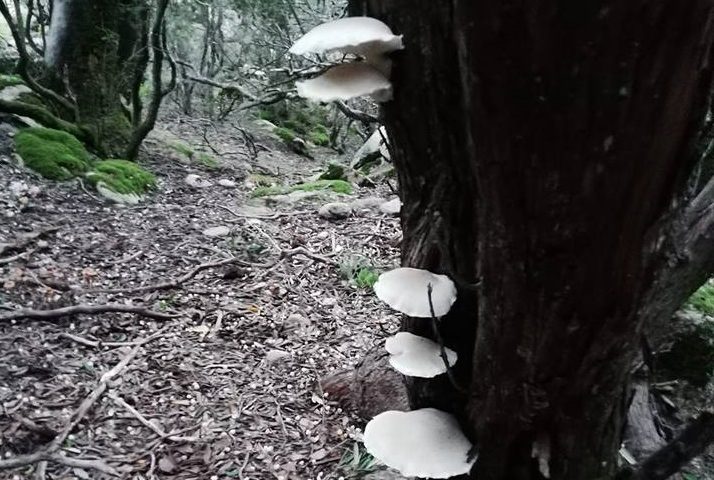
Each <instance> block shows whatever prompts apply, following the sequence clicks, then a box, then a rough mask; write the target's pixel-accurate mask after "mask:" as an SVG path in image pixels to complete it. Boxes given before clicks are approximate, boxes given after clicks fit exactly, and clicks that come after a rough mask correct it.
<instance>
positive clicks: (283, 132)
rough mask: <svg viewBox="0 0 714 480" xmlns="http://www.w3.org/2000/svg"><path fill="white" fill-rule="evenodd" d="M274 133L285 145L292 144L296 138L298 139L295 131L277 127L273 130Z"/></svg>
mask: <svg viewBox="0 0 714 480" xmlns="http://www.w3.org/2000/svg"><path fill="white" fill-rule="evenodd" d="M273 133H275V135H277V136H278V137H279V138H280V139H281V140H282V141H284V142H285V143H290V142H292V141H293V140H295V137H297V135H296V134H295V132H294V131H292V130H290V129H289V128H284V127H277V128H275V129H273Z"/></svg>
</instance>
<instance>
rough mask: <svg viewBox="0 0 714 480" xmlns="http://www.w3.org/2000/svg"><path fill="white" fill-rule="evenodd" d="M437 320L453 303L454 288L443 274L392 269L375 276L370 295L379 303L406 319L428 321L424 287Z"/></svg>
mask: <svg viewBox="0 0 714 480" xmlns="http://www.w3.org/2000/svg"><path fill="white" fill-rule="evenodd" d="M429 284H431V286H432V292H431V300H432V303H433V304H434V314H435V315H436V316H437V317H441V316H444V315H446V314H447V313H448V312H449V310H450V309H451V305H453V304H454V302H455V301H456V285H454V282H452V281H451V279H450V278H449V277H447V276H446V275H438V274H436V273H431V272H429V271H427V270H421V269H419V268H409V267H403V268H395V269H394V270H390V271H388V272H385V273H383V274H381V275H380V276H379V279H378V280H377V283H375V284H374V292H375V293H376V294H377V297H379V299H380V300H382V301H383V302H385V303H386V304H387V305H389V306H390V307H392V308H393V309H395V310H397V311H399V312H402V313H404V314H406V315H408V316H410V317H416V318H431V310H430V309H429V296H428V286H429Z"/></svg>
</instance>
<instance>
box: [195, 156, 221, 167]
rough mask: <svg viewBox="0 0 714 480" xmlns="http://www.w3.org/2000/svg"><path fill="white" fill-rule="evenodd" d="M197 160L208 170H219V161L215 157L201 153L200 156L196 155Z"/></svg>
mask: <svg viewBox="0 0 714 480" xmlns="http://www.w3.org/2000/svg"><path fill="white" fill-rule="evenodd" d="M196 160H198V163H200V164H201V165H203V166H204V167H206V168H208V169H211V170H213V169H216V168H218V160H217V159H216V157H214V156H213V155H209V154H208V153H203V152H200V153H199V154H198V155H196Z"/></svg>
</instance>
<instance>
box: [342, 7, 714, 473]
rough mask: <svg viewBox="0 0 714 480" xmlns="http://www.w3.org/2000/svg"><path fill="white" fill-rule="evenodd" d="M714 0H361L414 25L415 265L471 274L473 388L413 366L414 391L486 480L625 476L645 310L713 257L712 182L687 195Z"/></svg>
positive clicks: (406, 194) (406, 256) (398, 80)
mask: <svg viewBox="0 0 714 480" xmlns="http://www.w3.org/2000/svg"><path fill="white" fill-rule="evenodd" d="M712 5H713V2H712V1H711V0H693V1H690V2H680V1H679V0H660V1H652V0H600V1H594V0H589V1H585V2H572V1H569V0H529V1H526V0H515V1H509V2H502V1H497V0H442V1H439V2H434V1H433V0H411V1H408V2H407V1H405V0H366V1H363V0H352V1H351V10H352V13H353V14H363V13H368V14H370V15H372V16H376V17H378V18H381V19H383V20H385V21H386V23H388V24H389V25H390V26H391V27H392V28H393V29H394V30H395V31H396V32H398V33H401V34H404V40H405V45H406V49H405V50H404V51H403V52H399V53H397V54H396V55H394V60H395V64H394V68H393V74H392V80H393V84H394V90H395V98H394V101H392V102H390V103H387V104H386V105H385V108H384V117H385V124H386V126H387V130H388V132H389V137H390V140H391V143H392V147H393V152H392V159H393V161H394V162H395V164H396V166H397V172H398V177H399V182H400V190H401V197H402V201H403V204H404V206H403V209H402V228H403V232H404V241H403V246H402V262H403V264H404V265H409V266H417V267H422V268H427V269H429V270H432V271H436V272H442V273H446V274H448V275H450V276H451V277H452V278H454V279H455V280H456V281H457V282H458V283H459V284H460V288H459V290H460V291H459V300H458V302H457V304H456V305H455V308H454V310H452V312H451V313H450V314H449V315H448V316H447V317H446V318H444V319H443V322H442V328H443V332H442V335H443V337H444V339H445V343H446V344H447V345H448V346H449V347H451V348H454V349H455V350H457V351H458V352H459V357H460V361H459V362H458V363H457V365H456V368H455V374H456V377H457V380H458V381H459V382H460V383H462V385H463V386H465V387H466V388H467V392H468V393H467V394H460V393H459V392H458V391H457V390H456V389H454V388H452V387H451V385H450V384H449V383H448V381H447V380H446V379H438V380H436V381H425V380H411V381H410V384H409V393H410V403H411V404H412V407H425V406H435V407H437V408H441V409H444V410H447V411H451V412H454V413H455V414H456V415H457V417H458V418H459V419H460V421H461V424H462V426H463V427H464V430H465V431H466V432H467V434H468V435H469V436H471V437H472V438H473V439H474V440H476V442H477V444H478V448H479V460H478V462H477V463H476V465H475V467H474V470H473V471H472V478H478V479H480V480H491V479H493V480H496V479H498V480H505V479H508V480H520V479H522V480H532V479H541V478H543V477H544V473H545V472H546V471H548V473H549V475H550V478H553V479H568V480H593V479H605V478H613V477H614V476H615V474H616V471H617V469H618V465H617V450H618V447H619V445H620V441H621V439H622V431H623V427H624V423H625V420H626V408H627V405H626V403H627V402H626V401H627V399H628V397H629V381H630V379H629V371H630V367H631V365H632V363H633V360H634V359H635V358H636V356H637V355H638V349H639V345H640V337H641V334H642V331H643V328H644V327H645V324H646V323H647V322H649V321H662V319H666V318H668V317H669V316H671V315H672V314H673V313H674V311H675V310H676V309H677V308H678V307H679V306H680V305H681V304H682V302H683V301H684V300H685V299H686V298H687V296H688V295H689V294H690V293H691V292H692V291H693V290H694V289H695V288H696V287H697V286H699V285H701V283H703V281H704V280H705V279H706V277H707V275H709V274H711V273H712V271H713V269H714V242H712V240H713V239H714V212H713V210H712V207H711V205H712V199H714V192H712V190H714V186H712V184H711V183H709V185H708V187H704V188H703V189H702V190H701V192H700V193H699V196H698V197H697V199H695V200H693V199H691V198H689V197H687V193H690V189H688V188H687V187H688V185H689V184H690V183H691V178H690V176H691V175H692V174H693V170H694V167H695V165H697V164H698V160H699V158H698V157H697V152H700V151H701V149H700V148H697V147H698V146H697V145H696V142H697V140H698V139H699V132H700V130H701V128H702V126H703V125H704V120H705V118H704V114H705V112H706V108H707V105H708V99H709V92H710V91H711V70H710V67H711V61H712V58H711V44H712V40H713V39H714V30H713V29H712V21H713V20H714V16H713V14H712ZM415 98H419V101H418V102H415V101H414V99H415ZM403 328H404V329H406V330H410V331H414V332H415V333H418V334H421V335H425V336H430V332H429V328H428V325H425V324H423V322H420V321H415V320H411V319H406V320H405V321H404V323H403ZM534 452H536V453H537V454H536V455H535V456H536V457H540V458H532V457H533V453H534ZM538 452H539V453H538Z"/></svg>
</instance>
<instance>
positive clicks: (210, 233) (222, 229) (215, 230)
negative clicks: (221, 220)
mask: <svg viewBox="0 0 714 480" xmlns="http://www.w3.org/2000/svg"><path fill="white" fill-rule="evenodd" d="M229 233H231V229H230V228H228V227H226V226H224V225H221V226H218V227H211V228H207V229H205V230H204V231H203V234H204V235H205V236H207V237H225V236H226V235H228V234H229Z"/></svg>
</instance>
